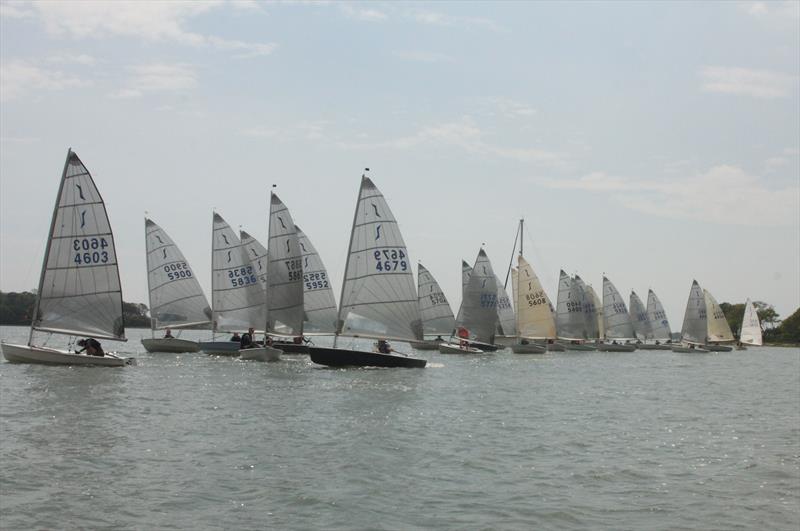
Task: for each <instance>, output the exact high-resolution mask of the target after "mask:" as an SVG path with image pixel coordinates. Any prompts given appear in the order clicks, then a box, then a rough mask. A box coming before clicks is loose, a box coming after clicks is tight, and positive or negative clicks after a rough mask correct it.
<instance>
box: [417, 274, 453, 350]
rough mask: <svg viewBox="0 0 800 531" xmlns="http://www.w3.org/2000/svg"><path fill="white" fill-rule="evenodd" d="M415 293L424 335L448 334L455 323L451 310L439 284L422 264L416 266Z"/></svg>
mask: <svg viewBox="0 0 800 531" xmlns="http://www.w3.org/2000/svg"><path fill="white" fill-rule="evenodd" d="M417 293H418V295H419V299H418V300H419V313H420V317H421V319H422V331H423V332H424V333H426V334H437V335H443V334H450V333H451V332H452V331H453V328H455V323H456V320H455V317H453V310H451V309H450V303H448V302H447V298H446V297H445V296H444V293H443V292H442V288H440V287H439V283H438V282H436V279H435V278H433V275H431V273H430V271H428V270H427V269H426V268H425V266H423V265H422V264H417Z"/></svg>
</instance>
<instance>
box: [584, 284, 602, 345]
mask: <svg viewBox="0 0 800 531" xmlns="http://www.w3.org/2000/svg"><path fill="white" fill-rule="evenodd" d="M586 293H587V294H588V296H590V297H591V298H592V302H593V303H594V310H595V315H596V317H597V337H598V338H600V339H602V338H604V337H606V319H605V313H604V312H603V301H601V300H600V297H598V296H597V292H596V291H595V290H594V288H593V287H592V286H590V285H589V284H586Z"/></svg>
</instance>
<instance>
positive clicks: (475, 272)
mask: <svg viewBox="0 0 800 531" xmlns="http://www.w3.org/2000/svg"><path fill="white" fill-rule="evenodd" d="M496 278H497V277H495V274H494V271H493V270H492V264H491V262H489V258H488V257H487V256H486V252H484V250H483V249H481V250H480V251H479V252H478V257H477V258H476V259H475V266H474V267H473V269H472V272H471V273H470V276H469V282H468V283H467V286H466V289H465V290H464V299H463V300H462V301H461V309H460V310H459V311H458V315H459V319H458V321H457V322H456V326H460V327H464V328H466V329H467V330H468V331H469V333H470V337H472V338H474V339H476V340H477V341H481V342H483V343H493V342H494V334H495V325H496V324H497V280H495V279H496Z"/></svg>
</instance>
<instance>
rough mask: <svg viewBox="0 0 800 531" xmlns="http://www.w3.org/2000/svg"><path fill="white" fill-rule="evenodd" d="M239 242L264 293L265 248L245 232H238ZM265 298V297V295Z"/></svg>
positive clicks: (265, 276)
mask: <svg viewBox="0 0 800 531" xmlns="http://www.w3.org/2000/svg"><path fill="white" fill-rule="evenodd" d="M239 241H240V242H241V243H242V250H243V251H244V253H245V256H247V260H248V261H249V262H250V265H251V266H253V273H254V274H255V275H256V277H258V280H259V281H261V285H262V286H263V288H264V292H265V293H266V291H267V262H268V258H267V248H266V247H264V246H263V245H262V244H261V242H260V241H258V240H256V239H255V238H254V237H253V236H251V235H250V234H248V233H247V232H245V231H243V230H240V231H239ZM265 296H266V295H265Z"/></svg>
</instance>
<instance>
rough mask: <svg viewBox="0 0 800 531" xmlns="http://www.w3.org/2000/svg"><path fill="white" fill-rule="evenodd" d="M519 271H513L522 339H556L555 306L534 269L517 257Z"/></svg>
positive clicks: (518, 323) (518, 322) (518, 324)
mask: <svg viewBox="0 0 800 531" xmlns="http://www.w3.org/2000/svg"><path fill="white" fill-rule="evenodd" d="M517 266H518V269H516V270H514V269H512V270H511V272H512V275H513V277H512V278H513V279H515V283H514V286H515V289H514V298H515V300H516V308H517V330H518V333H519V336H520V337H525V338H529V339H545V338H546V339H554V338H555V337H556V322H555V319H554V318H553V305H552V303H551V302H550V298H549V297H548V296H547V293H545V291H544V288H543V287H542V284H541V282H539V277H537V276H536V273H534V271H533V267H531V265H530V264H529V263H528V262H527V261H526V260H525V259H524V258H523V257H522V255H519V256H517Z"/></svg>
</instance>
